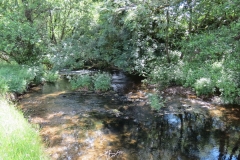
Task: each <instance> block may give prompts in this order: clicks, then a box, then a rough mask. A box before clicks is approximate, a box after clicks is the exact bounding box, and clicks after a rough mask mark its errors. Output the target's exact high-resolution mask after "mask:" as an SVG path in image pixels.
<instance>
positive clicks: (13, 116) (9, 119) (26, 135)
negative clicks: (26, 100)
mask: <svg viewBox="0 0 240 160" xmlns="http://www.w3.org/2000/svg"><path fill="white" fill-rule="evenodd" d="M0 128H1V129H0V160H25V159H26V160H45V159H47V158H46V156H45V155H44V151H43V147H42V145H41V141H40V137H39V134H38V131H37V130H36V129H34V128H33V127H32V126H31V125H30V124H29V123H28V122H27V120H26V119H25V118H24V116H23V114H22V113H21V112H20V111H18V110H17V109H16V108H15V106H14V105H12V104H9V103H8V102H6V101H5V100H3V99H0Z"/></svg>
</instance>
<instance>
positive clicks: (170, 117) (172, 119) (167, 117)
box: [164, 114, 181, 125]
mask: <svg viewBox="0 0 240 160" xmlns="http://www.w3.org/2000/svg"><path fill="white" fill-rule="evenodd" d="M164 120H166V121H168V123H169V124H171V125H178V123H181V121H180V119H179V117H177V116H176V115H174V114H167V115H164Z"/></svg>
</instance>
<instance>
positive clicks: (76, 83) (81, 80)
mask: <svg viewBox="0 0 240 160" xmlns="http://www.w3.org/2000/svg"><path fill="white" fill-rule="evenodd" d="M70 83H71V86H72V89H80V90H91V89H92V88H93V84H92V78H91V77H90V75H87V74H86V75H80V76H75V77H73V78H71V79H70Z"/></svg>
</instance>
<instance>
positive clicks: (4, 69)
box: [0, 64, 35, 93]
mask: <svg viewBox="0 0 240 160" xmlns="http://www.w3.org/2000/svg"><path fill="white" fill-rule="evenodd" d="M34 78H35V73H34V72H33V71H32V69H31V68H28V67H24V66H19V65H7V64H4V65H0V79H1V80H0V86H1V89H2V90H1V92H7V91H10V92H17V93H23V92H24V91H26V89H27V85H28V84H29V83H30V82H32V81H33V80H34Z"/></svg>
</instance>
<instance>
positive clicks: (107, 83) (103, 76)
mask: <svg viewBox="0 0 240 160" xmlns="http://www.w3.org/2000/svg"><path fill="white" fill-rule="evenodd" d="M93 83H94V90H95V91H107V90H109V89H110V88H111V76H110V74H108V73H98V74H95V75H94V76H93Z"/></svg>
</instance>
